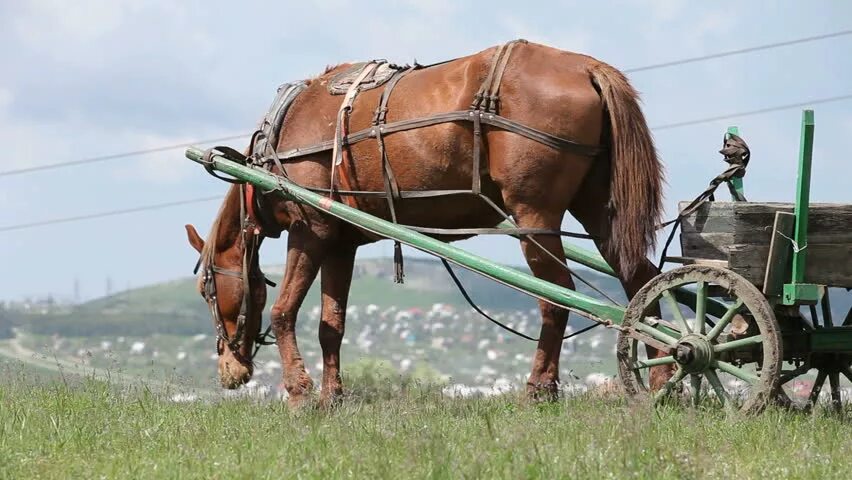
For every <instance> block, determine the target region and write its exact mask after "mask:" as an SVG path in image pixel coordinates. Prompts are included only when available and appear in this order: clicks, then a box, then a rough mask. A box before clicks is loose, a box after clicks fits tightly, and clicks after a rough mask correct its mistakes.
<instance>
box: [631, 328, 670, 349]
mask: <svg viewBox="0 0 852 480" xmlns="http://www.w3.org/2000/svg"><path fill="white" fill-rule="evenodd" d="M635 328H636V330H639V331H640V332H642V333H646V334H648V335H650V336H651V337H653V338H654V339H656V340H659V341H661V342H663V343H665V344H666V345H668V346H670V347H673V346H675V345H676V344H677V339H676V338H674V337H672V336H671V335H669V334H667V333H664V332H661V331H660V330H658V329H656V328H654V327H652V326H650V325H648V324H645V323H642V322H639V323H637V324H636V327H635Z"/></svg>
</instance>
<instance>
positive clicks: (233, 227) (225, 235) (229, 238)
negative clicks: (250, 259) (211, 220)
mask: <svg viewBox="0 0 852 480" xmlns="http://www.w3.org/2000/svg"><path fill="white" fill-rule="evenodd" d="M240 228H241V225H240V187H239V186H238V185H232V186H231V188H230V189H229V190H228V193H227V194H226V195H225V200H224V201H223V202H222V207H221V209H220V210H219V214H218V216H217V217H216V220H215V224H214V225H213V228H212V229H211V237H210V239H209V242H210V244H211V245H212V246H213V247H214V248H213V249H212V250H211V252H210V255H211V256H220V255H222V254H227V253H228V252H229V251H232V250H236V249H238V248H239V247H240V246H241V245H240V235H239V234H240ZM240 252H241V250H240ZM239 254H240V253H238V252H235V256H239Z"/></svg>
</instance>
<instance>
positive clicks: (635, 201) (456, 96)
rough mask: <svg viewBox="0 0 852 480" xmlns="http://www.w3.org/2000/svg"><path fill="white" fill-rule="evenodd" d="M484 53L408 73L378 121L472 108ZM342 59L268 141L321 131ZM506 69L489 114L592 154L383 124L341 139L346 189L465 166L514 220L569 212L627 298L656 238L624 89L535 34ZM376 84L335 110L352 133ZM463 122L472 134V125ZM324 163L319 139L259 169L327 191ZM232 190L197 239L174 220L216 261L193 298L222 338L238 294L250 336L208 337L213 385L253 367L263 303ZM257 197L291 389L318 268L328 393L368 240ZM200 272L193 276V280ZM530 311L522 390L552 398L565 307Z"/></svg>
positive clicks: (457, 176)
mask: <svg viewBox="0 0 852 480" xmlns="http://www.w3.org/2000/svg"><path fill="white" fill-rule="evenodd" d="M497 49H498V47H493V48H490V49H487V50H484V51H482V52H479V53H477V54H474V55H470V56H467V57H462V58H459V59H456V60H452V61H448V62H444V63H441V64H436V65H434V66H430V67H428V68H419V69H413V70H412V71H410V72H408V73H407V74H406V75H405V76H404V77H403V78H402V79H401V80H400V81H399V82H398V84H397V85H395V89H394V90H393V95H392V96H390V98H389V100H388V101H387V104H386V107H387V112H386V115H387V121H388V122H394V121H400V120H405V119H412V118H418V117H426V116H429V115H434V114H436V113H441V112H453V111H460V110H465V109H469V108H471V107H470V104H471V100H472V99H473V98H474V97H475V96H476V94H477V87H479V86H480V85H481V84H482V83H483V79H486V78H489V79H490V78H491V74H492V73H493V72H494V70H495V67H494V60H493V57H494V56H495V52H499V50H497ZM348 67H349V65H340V66H337V67H334V68H329V69H327V71H326V72H325V73H324V74H322V75H320V76H319V77H317V78H313V79H311V80H307V81H306V87H305V88H304V90H303V91H302V92H301V93H300V94H299V95H298V96H297V97H296V98H295V100H294V101H293V102H292V104H291V105H290V107H289V110H288V111H287V113H286V117H285V118H284V120H283V125H282V126H281V130H280V137H279V138H280V141H278V142H277V145H274V147H275V149H276V151H278V152H284V151H292V150H293V149H296V148H303V147H308V146H310V145H315V144H318V143H321V142H326V144H328V142H331V141H334V139H335V138H336V136H337V135H339V127H338V115H339V112H340V111H341V106H342V105H343V102H344V101H345V100H344V99H343V98H342V97H341V96H335V95H331V94H330V93H329V89H328V82H330V81H331V80H332V79H333V78H334V77H335V75H337V74H339V73H340V72H343V71H344V70H345V69H347V68H348ZM504 67H505V70H504V71H500V76H501V77H502V82H501V83H500V87H499V89H500V96H499V108H500V111H499V114H500V115H501V116H502V117H504V118H507V119H510V120H512V121H515V122H518V123H520V124H523V125H525V126H529V127H532V128H534V129H536V130H537V131H541V132H547V133H548V134H550V135H553V136H558V137H560V138H563V139H571V140H572V141H573V142H577V143H579V144H585V145H593V146H598V145H600V146H602V147H603V148H602V149H601V152H600V153H596V154H588V153H583V152H577V151H572V150H568V149H560V148H557V147H554V146H553V145H546V144H543V143H541V142H539V141H536V140H535V139H532V138H529V137H528V136H524V135H520V134H518V133H517V132H514V131H509V130H508V129H506V128H500V127H499V126H494V125H481V126H480V125H473V124H471V123H470V122H463V121H447V122H443V123H438V124H433V125H429V126H424V127H420V128H413V129H407V130H403V131H397V132H394V133H390V134H387V135H386V136H385V138H384V145H383V149H384V153H385V154H386V156H383V155H382V152H381V149H380V148H379V146H378V145H377V144H376V142H375V141H365V142H358V143H351V144H350V145H348V147H347V154H348V162H349V164H348V166H349V168H348V172H346V181H347V183H348V185H349V186H351V189H352V190H360V191H378V192H381V191H383V190H384V189H385V186H386V185H384V182H385V181H386V180H387V177H386V174H385V173H384V171H383V168H384V167H383V161H385V160H384V159H386V161H387V162H388V163H389V164H390V166H391V167H392V169H393V174H394V177H395V182H397V183H398V187H399V189H400V190H402V191H423V190H454V189H455V190H457V189H466V188H468V189H469V188H470V185H471V182H472V179H473V178H474V176H476V175H479V176H480V177H481V192H482V194H483V195H484V196H486V197H487V198H488V199H490V200H491V202H493V203H494V204H495V205H496V206H498V207H499V208H500V209H502V210H504V211H505V212H508V213H509V214H510V215H511V217H512V218H513V219H514V221H515V222H516V223H517V225H518V226H519V227H520V228H525V229H541V230H548V231H555V230H559V228H560V226H561V224H562V219H563V216H564V214H565V213H566V212H570V213H571V215H573V216H574V217H575V218H576V219H577V220H578V221H579V222H580V223H581V224H582V225H583V227H584V228H585V230H586V231H587V232H588V233H589V234H590V235H591V236H592V237H593V238H594V240H595V242H596V244H597V247H598V249H599V250H600V252H601V253H602V255H603V256H604V258H605V259H606V260H607V262H608V263H609V264H610V265H612V266H613V268H614V269H615V271H616V272H617V274H618V276H619V279H620V280H621V282H622V285H623V287H624V288H625V290H626V292H627V294H628V296H630V297H632V296H633V295H634V294H635V292H636V291H637V290H638V289H639V288H640V287H641V286H642V285H644V284H645V283H646V282H647V281H648V280H650V279H651V278H652V277H653V276H654V275H655V274H656V273H657V269H656V268H655V267H654V266H653V264H651V263H650V262H649V261H648V259H647V257H646V255H647V253H648V251H649V250H651V249H653V247H654V244H655V225H656V224H657V223H658V221H659V218H660V216H661V209H662V200H661V196H662V195H661V189H662V183H663V169H662V166H661V164H660V161H659V159H658V157H657V154H656V151H655V148H654V144H653V140H652V138H651V135H650V132H649V129H648V126H647V124H646V121H645V118H644V116H643V114H642V111H641V110H640V107H639V102H638V97H637V93H636V92H635V90H634V89H633V88H632V87H631V85H630V84H629V83H628V81H627V79H626V78H625V76H624V75H623V74H622V73H621V72H619V71H618V70H616V69H615V68H613V67H611V66H609V65H607V64H605V63H603V62H600V61H598V60H596V59H594V58H591V57H589V56H585V55H580V54H576V53H571V52H566V51H561V50H557V49H554V48H551V47H547V46H544V45H537V44H534V43H528V42H517V43H516V44H515V45H514V50H513V51H512V56H511V59H510V60H509V61H508V62H507V63H506V64H505V65H504ZM489 72H491V73H489ZM498 82H500V80H498ZM381 94H382V89H380V88H376V89H371V90H364V91H362V92H360V93H359V94H358V96H357V97H356V98H355V101H354V103H353V104H352V107H351V111H350V117H349V118H348V125H349V128H350V129H351V130H352V131H355V130H358V129H362V128H368V127H370V125H371V122H372V121H373V116H374V111H375V106H376V105H377V104H379V103H380V102H381V100H382V99H381ZM477 128H481V130H480V131H475V130H476V129H477ZM475 133H476V134H478V135H477V137H478V138H477V139H476V140H475V139H474V134H475ZM476 142H479V144H478V145H477V143H476ZM478 150H481V151H482V153H481V154H482V157H483V159H484V160H483V161H482V164H481V165H480V169H479V170H480V171H479V172H475V171H474V168H473V166H472V165H473V163H472V162H471V161H470V158H471V156H472V155H473V153H474V151H478ZM334 164H335V162H334V160H333V153H332V151H330V150H328V149H326V150H324V151H318V152H316V153H311V154H308V155H302V156H299V157H294V158H289V159H285V160H283V161H282V162H281V163H280V164H278V165H274V166H273V167H272V168H273V171H274V172H275V173H279V174H285V175H286V176H287V177H288V178H290V179H291V180H293V181H294V182H296V183H298V184H300V185H302V186H305V187H312V188H317V189H323V188H325V189H329V188H330V185H332V182H333V179H334V175H338V176H341V175H343V173H339V172H335V168H340V166H334ZM280 168H283V170H284V171H283V172H281V171H280ZM244 188H245V187H238V186H233V187H232V188H231V189H230V190H229V191H228V193H227V195H226V197H225V200H224V203H223V205H222V207H221V210H220V211H219V214H218V216H217V218H216V220H215V222H214V224H213V227H212V229H211V231H210V234H209V236H208V238H207V243H206V244H205V242H204V240H202V239H201V237H200V236H199V235H198V233H197V232H196V230H195V228H193V227H192V226H191V225H187V234H188V237H189V242H190V244H191V245H192V246H194V247H195V248H196V249H197V250H198V251H199V252H200V253H201V254H202V261H203V262H205V263H207V264H209V265H215V266H216V267H217V268H218V271H217V272H215V273H210V274H209V275H210V276H211V277H212V279H211V280H210V282H212V285H213V287H214V291H215V292H218V295H215V296H214V298H213V301H212V302H211V301H210V298H207V300H208V303H209V304H211V309H214V310H215V312H214V317H216V316H218V317H219V322H220V324H221V326H222V328H223V329H224V330H225V331H226V333H227V334H228V335H230V336H231V337H233V336H234V335H236V334H237V322H236V318H237V316H238V315H239V314H240V311H241V304H243V303H247V306H244V307H242V310H243V313H245V321H244V325H242V327H241V328H242V329H244V330H245V332H248V334H247V338H246V339H245V341H244V342H242V343H241V344H239V345H237V346H236V347H234V348H230V349H229V348H223V347H222V346H221V345H220V358H219V375H220V380H221V383H222V385H223V386H225V387H227V388H236V387H237V386H239V385H240V384H243V383H245V382H246V381H247V380H248V379H249V378H250V376H251V374H252V363H251V358H252V347H253V339H254V338H255V336H256V335H257V334H258V332H259V331H260V328H261V318H260V316H261V311H262V310H263V307H264V305H265V301H266V289H265V286H264V285H263V281H262V275H261V274H260V271H259V268H258V260H257V255H256V253H257V247H258V245H259V243H260V240H261V238H260V237H262V234H261V233H260V231H259V230H258V229H256V228H254V229H252V228H248V229H246V228H244V226H241V225H242V224H241V220H242V219H241V215H243V214H244V213H245V212H244V210H245V201H244V200H243V198H241V196H242V195H243V193H241V192H243V189H244ZM332 189H333V187H332ZM258 197H259V198H258V199H257V203H255V204H254V205H256V207H255V208H256V209H257V210H258V211H257V212H255V213H254V215H255V216H257V217H259V218H261V219H265V220H264V221H263V222H260V223H264V230H267V231H268V230H277V232H275V233H280V231H283V230H286V231H287V232H288V236H287V259H286V270H285V273H284V279H283V283H282V285H281V289H280V293H279V295H278V298H276V299H275V303H274V304H273V305H272V309H271V325H272V328H273V331H274V333H275V337H276V342H277V346H278V350H279V353H280V355H281V360H282V365H283V370H284V373H283V383H284V386H285V388H286V389H287V391H288V393H289V399H290V400H289V401H290V402H291V403H292V404H300V403H301V402H303V401H304V400H305V399H306V397H307V396H308V395H309V394H310V393H311V392H312V390H313V381H312V380H311V377H310V376H309V375H308V373H307V372H306V370H305V365H304V362H303V360H302V356H301V354H300V352H299V348H298V346H297V342H296V328H295V326H296V318H297V312H298V310H299V307H300V306H301V305H302V301H303V300H304V298H305V295H306V293H307V292H308V289H309V287H310V286H311V284H312V283H313V281H314V279H315V277H316V276H317V274H318V273H319V272H321V289H322V314H321V321H320V325H319V340H320V343H321V346H322V357H323V372H322V391H321V396H320V401H321V403H323V404H328V403H331V402H333V401H334V400H335V399H336V398H338V397H339V396H340V395H341V393H342V384H341V379H340V345H341V342H342V339H343V333H344V325H345V312H346V303H347V297H348V293H349V287H350V282H351V279H352V269H353V262H354V260H355V252H356V250H357V248H358V247H359V246H360V245H364V244H367V243H370V242H374V241H376V240H377V238H376V237H375V236H372V235H371V234H369V233H367V232H364V231H363V230H360V229H359V228H357V227H354V226H353V225H351V224H348V223H345V222H343V221H340V220H338V219H336V218H333V217H331V216H329V215H327V214H325V213H324V212H322V211H321V210H318V209H315V208H312V207H310V206H306V205H302V204H298V203H296V202H293V201H290V200H285V199H282V198H280V197H277V196H275V197H273V196H268V197H263V196H260V195H258ZM345 201H347V202H350V204H351V205H354V206H356V207H357V208H359V209H361V210H362V211H365V212H368V213H370V214H373V215H377V216H379V217H382V218H385V219H390V218H391V216H392V212H391V210H392V208H394V205H389V204H388V202H387V201H386V200H385V199H383V198H381V197H378V196H362V197H352V198H347V199H345ZM241 212H243V213H241ZM393 213H394V214H395V216H396V221H398V222H399V223H401V224H405V225H416V226H422V227H432V228H436V229H437V228H444V229H449V228H476V227H478V228H485V227H494V226H495V225H496V224H498V223H499V222H501V221H502V220H503V217H501V215H500V214H499V213H498V212H497V211H495V209H494V208H492V206H489V205H487V204H486V202H485V201H483V200H482V198H477V197H476V196H473V195H468V196H465V195H453V196H424V197H420V198H405V197H403V198H401V199H398V200H397V201H396V203H395V212H393ZM267 231H264V232H263V233H268V232H267ZM464 236H465V235H456V236H449V237H447V236H442V238H445V239H448V240H455V239H459V238H463V237H464ZM521 248H522V250H523V254H524V256H525V258H526V261H527V263H528V265H529V268H530V269H531V271H532V273H533V274H534V275H535V276H536V277H538V278H541V279H543V280H546V281H549V282H552V283H555V284H559V285H561V286H563V287H566V288H572V289H573V288H574V282H573V280H572V278H571V275H570V273H569V271H568V270H567V269H566V268H565V265H564V263H565V257H564V254H563V251H562V244H561V239H560V237H559V236H558V235H556V234H554V233H550V234H547V233H539V234H534V235H527V236H525V237H522V239H521ZM553 257H555V259H554V258H553ZM557 260H558V261H557ZM243 262H245V264H246V267H245V268H243V264H244V263H243ZM241 270H242V271H243V272H246V273H247V275H245V277H246V278H242V277H241V276H240V275H239V272H240V271H241ZM222 272H236V274H230V275H229V274H222ZM204 283H205V282H200V284H201V285H202V287H203V284H204ZM246 289H248V291H246ZM244 297H245V298H247V299H248V301H247V302H244V301H243V298H244ZM540 309H541V317H542V323H541V332H540V339H539V340H538V345H537V348H536V352H535V356H534V360H533V365H532V371H531V373H530V376H529V380H528V382H527V391H528V393H529V394H530V395H531V396H534V397H540V396H544V397H553V396H555V395H556V394H557V392H558V381H559V354H560V347H561V343H562V336H563V334H564V331H565V328H566V325H567V321H568V313H569V312H568V311H567V310H564V309H562V308H559V307H556V306H553V305H551V304H549V303H547V302H543V301H542V302H540ZM225 338H229V337H225ZM220 341H221V340H220ZM669 374H670V373H669V372H666V371H663V369H657V371H656V377H657V380H655V381H652V384H653V383H655V382H656V383H659V382H660V381H661V380H660V379H663V380H664V379H665V377H666V376H667V375H669Z"/></svg>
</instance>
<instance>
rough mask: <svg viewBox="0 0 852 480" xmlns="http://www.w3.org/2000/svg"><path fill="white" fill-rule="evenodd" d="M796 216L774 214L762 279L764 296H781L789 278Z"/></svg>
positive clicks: (783, 213)
mask: <svg viewBox="0 0 852 480" xmlns="http://www.w3.org/2000/svg"><path fill="white" fill-rule="evenodd" d="M795 224H796V216H795V215H793V214H792V213H787V212H776V213H775V224H774V225H773V227H772V231H773V232H774V234H773V235H772V242H771V243H770V244H769V254H768V259H767V260H766V274H765V275H764V277H763V293H764V294H765V295H781V293H782V291H783V289H784V282H785V281H786V280H787V279H789V277H790V255H791V254H792V252H793V245H792V244H791V243H790V241H789V240H788V238H792V237H791V235H793V226H795Z"/></svg>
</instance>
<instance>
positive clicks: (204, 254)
mask: <svg viewBox="0 0 852 480" xmlns="http://www.w3.org/2000/svg"><path fill="white" fill-rule="evenodd" d="M238 191H239V186H238V185H231V187H230V188H229V189H228V192H227V193H226V194H225V198H224V200H222V205H220V206H219V211H218V212H217V213H216V218H214V219H213V224H211V225H210V231H209V232H208V233H207V239H206V240H205V241H204V247H203V248H202V249H201V265H202V268H201V270H202V271H203V270H204V267H205V266H208V265H213V258H214V256H215V255H216V250H217V249H216V247H217V245H218V244H219V234H220V233H221V231H222V228H221V227H222V220H223V218H224V217H225V210H227V208H228V207H229V206H230V205H231V202H233V201H234V199H235V198H236V195H237V192H238ZM202 277H203V274H201V275H199V278H198V282H199V286H201V278H202Z"/></svg>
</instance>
